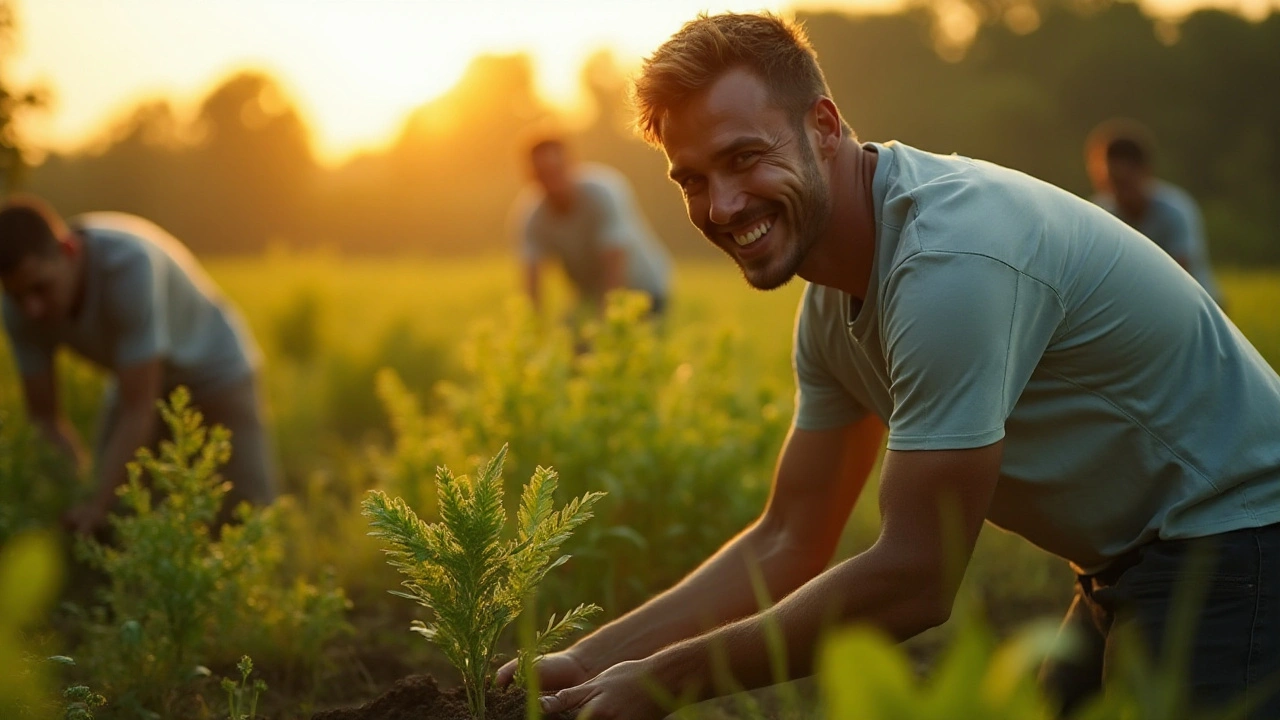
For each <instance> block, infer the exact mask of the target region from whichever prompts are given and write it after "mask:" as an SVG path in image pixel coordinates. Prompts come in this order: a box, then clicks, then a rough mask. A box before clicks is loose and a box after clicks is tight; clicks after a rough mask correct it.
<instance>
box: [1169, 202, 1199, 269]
mask: <svg viewBox="0 0 1280 720" xmlns="http://www.w3.org/2000/svg"><path fill="white" fill-rule="evenodd" d="M1174 209H1175V212H1173V213H1171V217H1170V220H1169V239H1168V243H1169V244H1168V246H1167V247H1166V248H1165V252H1167V253H1169V254H1170V255H1172V256H1173V257H1175V258H1178V259H1179V260H1180V261H1181V262H1187V261H1188V260H1189V259H1190V258H1192V257H1194V256H1195V255H1196V254H1197V253H1196V249H1197V248H1199V247H1202V246H1203V245H1204V227H1203V223H1202V222H1201V220H1200V211H1198V210H1197V209H1196V208H1195V206H1194V205H1192V204H1191V202H1190V201H1187V202H1180V203H1178V204H1176V205H1175V206H1174Z"/></svg>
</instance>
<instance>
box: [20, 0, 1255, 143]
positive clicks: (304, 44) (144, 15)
mask: <svg viewBox="0 0 1280 720" xmlns="http://www.w3.org/2000/svg"><path fill="white" fill-rule="evenodd" d="M11 1H14V0H11ZM1158 1H1159V2H1164V3H1168V4H1170V5H1171V6H1172V4H1175V3H1181V4H1182V5H1183V6H1185V5H1186V4H1187V3H1192V2H1200V3H1204V2H1228V3H1229V2H1234V3H1235V4H1236V6H1238V7H1244V6H1240V2H1244V3H1246V4H1247V5H1248V9H1256V8H1254V7H1253V6H1255V5H1259V4H1261V7H1263V8H1264V9H1265V8H1267V7H1271V6H1273V5H1274V4H1276V3H1280V0H1158ZM899 2H900V0H844V1H843V2H841V1H837V0H807V1H806V0H800V1H799V3H798V4H799V5H801V6H802V7H806V8H820V9H837V8H838V9H845V10H852V9H858V10H866V11H885V10H890V9H892V8H894V7H896V6H897V5H898V4H899ZM1152 2H1157V0H1152ZM792 4H794V3H790V2H788V3H785V4H782V3H767V2H761V0H722V1H721V2H715V3H709V2H698V1H696V0H647V1H646V2H642V3H641V2H624V1H621V0H544V1H543V2H528V0H218V2H205V1H204V0H16V9H17V23H18V30H19V40H20V44H19V47H18V48H17V50H16V53H15V54H13V55H12V56H11V57H9V58H7V60H8V62H7V63H6V66H5V68H4V69H5V70H7V73H8V74H7V77H6V79H7V80H9V81H10V82H14V83H17V84H18V85H30V84H36V83H39V84H43V85H45V86H46V87H48V88H50V89H51V90H52V95H53V105H52V107H51V108H50V109H49V110H48V111H46V112H44V113H41V114H39V115H37V116H35V117H34V118H33V119H32V120H31V121H29V122H28V123H27V125H26V126H25V127H24V128H23V130H24V132H25V134H26V137H28V138H30V139H31V140H33V141H34V143H35V144H36V145H37V146H39V147H43V148H49V149H55V150H68V149H73V148H75V147H79V146H82V145H84V144H85V143H86V142H88V141H90V140H91V139H93V138H94V137H95V136H97V135H100V134H101V132H102V129H103V127H104V124H106V123H107V122H109V121H110V120H112V119H114V118H118V117H119V116H120V115H122V114H123V113H125V112H127V110H128V109H129V108H131V107H132V106H133V105H134V104H136V103H137V102H138V101H139V100H141V99H144V98H154V97H167V98H170V99H171V100H173V101H174V103H175V104H176V105H177V107H178V109H179V111H180V112H185V113H191V112H194V105H195V103H197V102H199V100H200V99H201V98H202V97H203V96H204V94H205V93H207V92H208V91H209V90H210V89H211V88H212V86H213V85H214V84H216V83H218V82H220V81H221V80H223V79H225V78H226V77H227V76H228V75H229V74H230V73H231V72H233V71H234V70H238V69H245V68H260V69H262V70H265V71H267V72H268V73H270V74H271V75H272V76H274V77H275V78H276V79H277V80H279V81H280V82H281V84H282V86H283V87H284V89H285V91H286V93H288V95H289V99H290V100H292V102H293V103H294V104H295V105H296V106H297V107H298V109H299V110H300V111H301V112H302V114H303V116H304V117H305V118H306V120H307V122H308V124H309V125H310V127H311V130H312V133H313V140H314V145H315V147H316V150H317V152H318V154H319V156H320V159H321V160H322V161H324V162H327V163H337V162H341V161H342V160H344V159H345V158H347V157H349V156H350V155H352V154H353V153H355V152H358V151H359V150H362V149H368V148H371V147H376V146H378V145H381V144H384V143H386V142H388V141H389V140H390V139H391V138H392V137H393V136H394V135H395V133H396V132H397V131H398V130H399V129H400V125H401V123H403V120H404V117H405V115H406V114H407V113H408V112H409V111H411V110H412V109H414V108H416V107H418V106H420V105H422V104H423V103H425V102H428V101H429V100H431V99H432V98H434V97H436V96H438V95H439V94H441V93H442V92H444V91H446V90H448V89H449V88H450V87H451V86H452V85H453V84H454V83H455V82H456V81H457V80H458V78H459V77H460V76H461V75H462V73H463V72H464V71H465V70H466V67H467V64H468V63H469V62H470V60H471V58H472V57H474V56H475V55H476V54H479V53H501V54H511V53H517V52H524V53H528V54H529V55H530V56H531V57H532V58H533V62H534V68H535V72H536V82H537V87H538V91H539V92H540V93H541V94H542V96H543V97H544V98H545V99H546V100H548V101H550V102H553V103H555V104H557V105H558V106H560V107H562V108H564V109H565V110H566V111H568V112H571V113H573V112H578V113H580V112H581V111H582V110H583V107H582V104H583V99H582V94H581V90H580V79H579V74H580V72H581V66H582V64H583V62H584V61H585V60H586V58H588V57H589V56H590V55H591V54H592V53H593V52H595V51H597V50H598V49H600V48H608V49H610V50H611V51H612V52H613V53H614V55H615V57H616V58H617V61H618V63H619V65H620V66H621V67H623V68H631V67H634V66H635V64H636V63H638V61H639V59H640V58H641V57H643V56H644V55H645V54H646V53H648V52H650V51H651V50H652V49H653V48H654V47H656V46H657V45H658V44H659V43H661V42H662V40H664V39H665V38H666V37H668V36H669V35H670V34H671V33H672V32H674V31H675V30H677V29H678V28H679V27H680V25H681V23H683V22H684V21H686V20H689V19H691V18H692V17H693V16H694V15H695V14H696V13H698V12H699V11H702V10H706V11H709V12H717V11H721V10H737V11H747V10H757V9H760V8H762V7H773V8H774V9H784V10H785V8H789V7H790V6H791V5H792Z"/></svg>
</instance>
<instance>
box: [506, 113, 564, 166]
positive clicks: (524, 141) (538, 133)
mask: <svg viewBox="0 0 1280 720" xmlns="http://www.w3.org/2000/svg"><path fill="white" fill-rule="evenodd" d="M517 147H518V148H519V150H520V152H521V154H522V155H523V156H524V158H525V159H526V160H529V159H532V158H533V156H534V155H537V154H538V153H540V152H542V151H544V150H553V149H554V150H560V151H565V150H567V149H568V147H569V133H568V132H567V131H566V130H565V129H564V127H563V126H562V125H561V124H560V122H559V121H558V120H553V119H542V120H539V121H537V122H535V123H533V124H532V125H528V126H526V127H524V128H522V129H521V130H520V133H519V135H518V142H517Z"/></svg>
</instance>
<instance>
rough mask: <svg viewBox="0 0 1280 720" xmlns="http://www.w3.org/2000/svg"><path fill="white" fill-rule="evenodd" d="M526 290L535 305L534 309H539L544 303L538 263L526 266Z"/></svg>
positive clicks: (530, 301) (530, 302) (531, 302)
mask: <svg viewBox="0 0 1280 720" xmlns="http://www.w3.org/2000/svg"><path fill="white" fill-rule="evenodd" d="M524 291H525V294H526V295H528V296H529V304H531V305H533V309H534V310H537V309H539V308H540V307H541V304H542V287H541V278H540V277H539V271H538V267H537V266H536V265H533V264H529V265H526V266H525V269H524Z"/></svg>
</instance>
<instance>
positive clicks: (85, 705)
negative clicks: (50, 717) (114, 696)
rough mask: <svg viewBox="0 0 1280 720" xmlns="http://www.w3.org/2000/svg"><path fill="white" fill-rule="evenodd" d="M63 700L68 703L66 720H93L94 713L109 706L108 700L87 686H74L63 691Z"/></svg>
mask: <svg viewBox="0 0 1280 720" xmlns="http://www.w3.org/2000/svg"><path fill="white" fill-rule="evenodd" d="M62 699H63V701H64V702H66V708H65V714H64V718H65V719H66V720H93V711H94V710H97V709H98V708H101V707H102V706H103V705H106V704H107V699H106V698H105V697H103V696H101V695H99V694H98V693H96V692H94V691H93V690H92V689H90V688H89V686H87V685H72V686H71V687H68V688H67V689H66V690H64V691H62Z"/></svg>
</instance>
